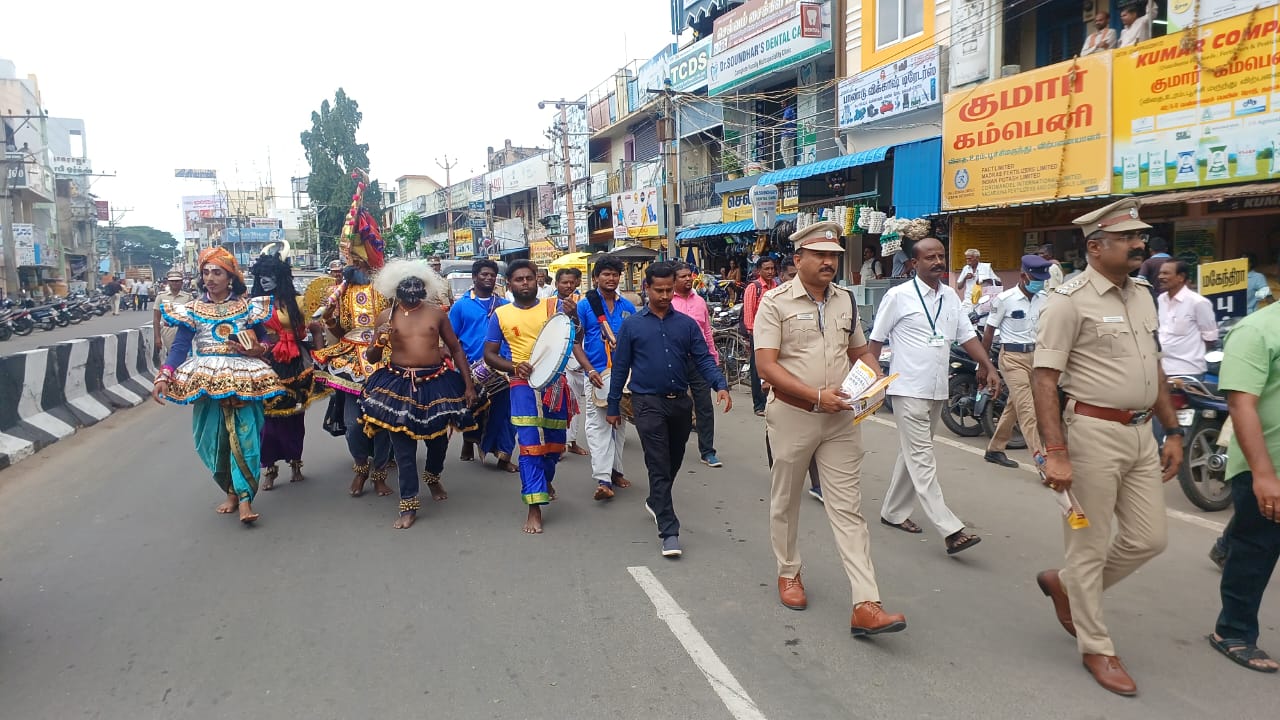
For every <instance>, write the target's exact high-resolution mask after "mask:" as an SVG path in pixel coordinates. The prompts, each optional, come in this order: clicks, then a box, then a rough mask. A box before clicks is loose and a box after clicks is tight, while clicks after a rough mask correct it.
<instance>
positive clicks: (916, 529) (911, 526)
mask: <svg viewBox="0 0 1280 720" xmlns="http://www.w3.org/2000/svg"><path fill="white" fill-rule="evenodd" d="M818 499H819V500H821V499H822V498H818ZM880 524H882V525H888V526H889V527H891V528H897V529H898V530H901V531H902V532H908V533H911V534H912V535H919V534H920V533H922V532H924V530H921V529H920V526H919V525H917V524H915V522H913V521H912V520H911V518H907V519H906V520H903V521H902V522H900V523H891V522H889V521H888V520H885V519H884V518H880Z"/></svg>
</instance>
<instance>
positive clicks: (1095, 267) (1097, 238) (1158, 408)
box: [1032, 198, 1182, 695]
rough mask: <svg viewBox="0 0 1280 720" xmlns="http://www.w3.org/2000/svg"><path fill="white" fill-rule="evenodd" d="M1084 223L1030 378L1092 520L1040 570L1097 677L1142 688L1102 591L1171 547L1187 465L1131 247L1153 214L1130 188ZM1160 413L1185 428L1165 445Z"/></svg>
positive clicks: (1061, 473) (1049, 446) (1120, 688)
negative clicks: (1154, 423) (1170, 521)
mask: <svg viewBox="0 0 1280 720" xmlns="http://www.w3.org/2000/svg"><path fill="white" fill-rule="evenodd" d="M1075 223H1076V224H1077V225H1079V226H1080V228H1081V230H1082V232H1083V233H1084V236H1085V245H1086V252H1087V254H1088V257H1089V267H1088V269H1087V270H1085V271H1084V272H1083V273H1081V274H1080V275H1079V276H1077V277H1075V278H1072V279H1071V280H1069V281H1067V282H1066V283H1064V284H1063V285H1061V286H1060V287H1058V288H1056V289H1055V290H1054V291H1053V292H1051V293H1049V298H1048V302H1047V303H1046V304H1045V308H1044V310H1043V312H1042V313H1041V314H1040V325H1039V329H1038V332H1037V336H1036V349H1035V361H1034V365H1035V369H1034V371H1033V379H1032V382H1033V386H1034V389H1035V393H1034V395H1035V408H1036V418H1037V420H1038V425H1039V428H1040V436H1041V438H1042V440H1043V441H1044V451H1045V454H1046V462H1045V466H1044V474H1045V484H1046V485H1048V486H1049V488H1050V489H1051V490H1068V489H1069V490H1070V491H1071V492H1072V493H1073V494H1074V495H1075V497H1076V499H1077V500H1078V501H1079V503H1080V506H1081V509H1083V510H1084V514H1085V515H1086V516H1087V517H1088V519H1089V527H1087V528H1083V529H1071V527H1070V526H1069V525H1068V524H1067V523H1066V522H1065V521H1064V522H1063V528H1064V530H1063V534H1064V535H1065V536H1066V566H1065V567H1064V568H1062V570H1061V571H1058V570H1046V571H1044V572H1042V573H1040V574H1039V575H1038V576H1037V577H1036V582H1037V583H1038V584H1039V586H1040V589H1041V590H1042V591H1043V592H1044V594H1045V595H1047V596H1049V597H1050V598H1051V599H1052V600H1053V605H1054V610H1055V612H1056V613H1057V616H1058V621H1059V622H1060V623H1061V624H1062V626H1063V628H1064V629H1065V630H1066V631H1067V632H1068V633H1070V634H1072V635H1074V636H1076V640H1077V645H1078V646H1079V649H1080V653H1081V654H1082V655H1083V660H1084V666H1085V667H1086V668H1087V669H1088V670H1089V672H1090V673H1092V674H1093V677H1094V679H1095V680H1097V681H1098V684H1099V685H1101V686H1102V687H1104V688H1106V689H1107V690H1110V691H1111V692H1114V693H1117V694H1119V695H1134V694H1136V693H1137V686H1136V685H1135V684H1134V682H1133V679H1132V678H1131V677H1129V674H1128V672H1126V671H1125V668H1124V665H1122V664H1121V663H1120V659H1119V658H1117V657H1116V652H1115V647H1114V646H1113V645H1112V643H1111V637H1110V635H1109V634H1108V632H1107V626H1106V625H1105V624H1104V623H1103V620H1102V594H1103V592H1104V591H1105V590H1107V589H1108V588H1110V587H1111V586H1112V585H1114V584H1115V583H1117V582H1119V581H1120V580H1122V579H1124V578H1125V577H1127V576H1128V575H1129V574H1130V573H1132V572H1133V571H1134V570H1137V569H1138V568H1139V567H1141V566H1142V565H1143V564H1144V563H1145V562H1146V561H1148V560H1150V559H1151V558H1153V557H1155V556H1156V555H1158V554H1160V552H1161V551H1163V550H1164V547H1165V506H1164V489H1163V488H1162V487H1161V483H1162V482H1163V481H1167V480H1169V478H1171V477H1173V476H1174V475H1175V474H1176V473H1177V471H1178V466H1179V464H1180V463H1181V458H1182V437H1181V430H1180V429H1178V422H1177V418H1175V417H1174V413H1173V407H1172V405H1171V404H1170V402H1169V392H1168V386H1167V385H1166V383H1165V378H1164V374H1163V373H1162V372H1161V371H1160V348H1159V346H1158V344H1157V341H1156V325H1157V320H1156V309H1155V304H1154V303H1152V302H1151V296H1150V291H1149V289H1148V285H1147V282H1146V281H1145V280H1142V279H1141V278H1130V277H1129V261H1130V259H1131V258H1133V257H1135V256H1138V255H1140V254H1141V253H1142V252H1143V239H1142V234H1141V231H1143V230H1147V229H1149V228H1150V227H1151V226H1150V225H1147V224H1146V223H1144V222H1142V220H1141V219H1139V217H1138V202H1137V200H1135V199H1132V198H1129V199H1125V200H1120V201H1118V202H1115V203H1112V204H1110V205H1107V206H1106V207H1104V208H1101V209H1099V210H1095V211H1094V212H1091V213H1089V214H1087V215H1083V216H1081V217H1079V218H1076V220H1075ZM1060 381H1061V384H1062V390H1063V391H1064V392H1065V394H1066V404H1065V407H1064V406H1062V405H1060V403H1059V399H1058V386H1059V382H1060ZM1153 415H1155V416H1157V417H1159V419H1160V421H1161V422H1162V423H1164V425H1165V427H1168V428H1174V429H1175V430H1174V432H1175V433H1176V434H1174V435H1171V436H1170V438H1169V440H1170V441H1169V442H1166V443H1165V446H1164V450H1163V453H1162V454H1161V451H1160V450H1158V449H1157V447H1156V441H1155V436H1154V435H1152V433H1151V427H1150V426H1149V425H1148V421H1150V419H1151V417H1152V416H1153ZM1113 518H1114V522H1113ZM1113 525H1114V529H1115V537H1114V538H1112V529H1113Z"/></svg>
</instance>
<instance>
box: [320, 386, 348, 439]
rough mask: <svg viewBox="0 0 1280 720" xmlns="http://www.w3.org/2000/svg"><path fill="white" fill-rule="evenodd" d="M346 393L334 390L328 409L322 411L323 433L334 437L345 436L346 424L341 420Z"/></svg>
mask: <svg viewBox="0 0 1280 720" xmlns="http://www.w3.org/2000/svg"><path fill="white" fill-rule="evenodd" d="M345 395H346V393H343V392H340V391H337V390H335V391H334V392H333V394H332V395H330V397H329V407H328V408H327V409H326V410H325V411H324V424H323V426H324V431H325V432H327V433H329V434H330V435H332V436H334V437H340V436H342V435H346V434H347V423H346V421H345V420H343V419H342V410H343V406H344V405H345V402H344V401H345V400H346V398H345V397H344V396H345Z"/></svg>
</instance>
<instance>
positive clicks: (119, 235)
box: [116, 225, 178, 277]
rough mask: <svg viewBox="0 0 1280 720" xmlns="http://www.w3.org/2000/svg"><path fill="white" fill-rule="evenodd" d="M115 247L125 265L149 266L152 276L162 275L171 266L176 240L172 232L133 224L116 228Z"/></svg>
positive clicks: (176, 246)
mask: <svg viewBox="0 0 1280 720" xmlns="http://www.w3.org/2000/svg"><path fill="white" fill-rule="evenodd" d="M116 248H117V250H118V252H119V255H120V259H121V261H122V262H123V263H124V264H125V265H126V266H129V265H142V266H146V267H150V268H151V272H152V274H153V277H164V274H165V273H166V272H168V270H169V268H171V267H173V259H174V253H176V252H177V250H178V240H177V238H175V237H174V236H173V234H172V233H167V232H165V231H163V230H157V229H155V228H153V227H148V226H146V225H133V226H130V227H122V228H119V229H117V230H116Z"/></svg>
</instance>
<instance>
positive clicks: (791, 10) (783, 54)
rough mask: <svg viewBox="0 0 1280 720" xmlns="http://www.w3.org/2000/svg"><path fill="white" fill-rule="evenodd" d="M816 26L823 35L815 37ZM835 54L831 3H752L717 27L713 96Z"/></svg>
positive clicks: (773, 0)
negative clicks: (773, 73) (832, 45)
mask: <svg viewBox="0 0 1280 720" xmlns="http://www.w3.org/2000/svg"><path fill="white" fill-rule="evenodd" d="M815 10H817V11H819V12H817V13H816V16H815V13H814V11H815ZM806 12H807V14H806ZM815 23H821V32H816V33H815V32H813V27H814V25H815ZM806 28H808V29H809V31H808V32H807V33H806ZM830 50H831V3H830V2H825V3H823V4H822V7H821V8H817V7H814V3H805V2H796V1H795V0H791V1H789V2H781V1H780V0H751V2H748V3H746V4H744V5H740V6H738V7H737V8H735V9H733V10H731V11H729V12H727V13H725V14H724V15H722V16H721V17H720V18H718V19H717V20H716V22H715V32H714V34H713V35H712V40H711V53H712V54H711V63H710V65H709V66H708V68H707V77H708V84H709V86H710V89H709V92H708V94H710V95H722V94H724V93H727V92H729V91H731V90H733V89H735V88H738V87H741V86H743V85H745V84H747V83H749V82H751V81H752V80H755V79H756V78H759V77H761V76H764V75H768V74H769V73H772V72H776V71H778V70H782V69H784V68H788V67H791V66H793V65H795V64H797V63H800V62H802V61H804V60H807V59H809V58H812V57H814V56H817V55H821V54H823V53H826V52H829V51H830Z"/></svg>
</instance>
